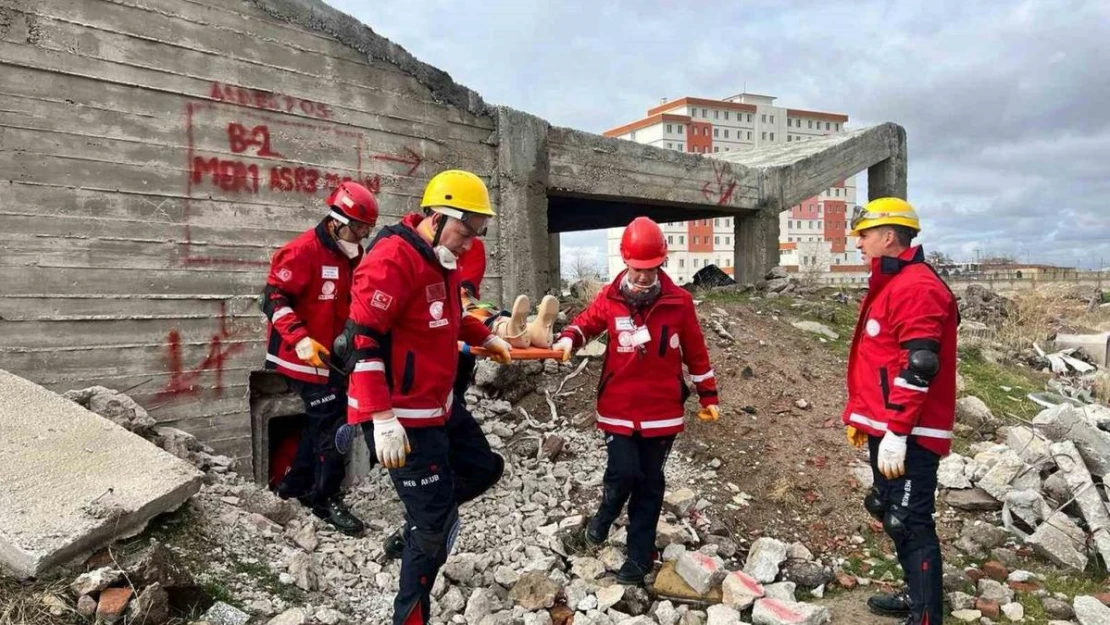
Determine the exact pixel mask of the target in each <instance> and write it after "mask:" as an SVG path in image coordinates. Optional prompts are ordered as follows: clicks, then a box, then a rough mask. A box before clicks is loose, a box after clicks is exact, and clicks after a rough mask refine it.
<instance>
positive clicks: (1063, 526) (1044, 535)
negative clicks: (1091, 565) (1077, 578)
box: [1025, 511, 1087, 572]
mask: <svg viewBox="0 0 1110 625" xmlns="http://www.w3.org/2000/svg"><path fill="white" fill-rule="evenodd" d="M1025 543H1026V544H1028V545H1032V546H1033V549H1034V550H1035V551H1036V552H1037V553H1038V554H1040V555H1041V556H1042V557H1044V558H1048V559H1049V560H1051V561H1052V562H1054V563H1056V564H1058V565H1060V566H1064V567H1068V568H1070V569H1072V570H1075V571H1077V572H1082V571H1083V570H1084V569H1085V568H1086V567H1087V555H1086V554H1085V553H1084V552H1083V551H1081V550H1082V549H1083V547H1084V545H1086V543H1087V535H1086V534H1084V533H1083V530H1081V529H1079V526H1077V525H1076V524H1075V522H1074V521H1072V520H1071V518H1069V517H1068V515H1066V514H1064V513H1063V511H1058V512H1056V513H1054V514H1053V515H1052V516H1050V517H1048V518H1047V519H1045V522H1044V523H1041V525H1040V527H1038V528H1037V531H1035V532H1033V535H1032V536H1030V537H1029V538H1027V539H1025Z"/></svg>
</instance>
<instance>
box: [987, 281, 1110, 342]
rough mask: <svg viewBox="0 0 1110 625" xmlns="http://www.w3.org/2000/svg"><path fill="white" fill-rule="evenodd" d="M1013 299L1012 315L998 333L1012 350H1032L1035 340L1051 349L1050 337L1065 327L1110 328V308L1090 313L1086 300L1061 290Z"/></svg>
mask: <svg viewBox="0 0 1110 625" xmlns="http://www.w3.org/2000/svg"><path fill="white" fill-rule="evenodd" d="M1012 300H1013V309H1012V311H1011V314H1010V316H1009V317H1008V318H1006V319H1005V320H1003V322H1002V324H1001V325H1000V327H999V328H997V331H996V332H995V336H994V338H995V339H996V340H997V341H998V342H1000V343H1002V345H1004V346H1005V347H1007V348H1010V349H1018V350H1024V349H1028V348H1029V347H1030V346H1031V345H1032V344H1033V343H1034V342H1036V343H1037V344H1038V345H1040V346H1041V347H1042V348H1045V349H1048V348H1049V347H1050V346H1049V345H1047V343H1048V339H1049V337H1051V336H1053V335H1055V334H1056V333H1057V332H1059V331H1061V330H1070V329H1076V330H1094V331H1101V330H1105V329H1110V309H1105V308H1099V309H1097V310H1095V311H1093V312H1089V311H1088V309H1087V304H1086V303H1085V302H1083V301H1080V300H1077V299H1075V298H1074V297H1071V296H1070V294H1068V293H1064V292H1060V291H1059V290H1056V291H1053V290H1046V291H1037V292H1023V293H1020V294H1018V295H1016V296H1014V297H1013V298H1012Z"/></svg>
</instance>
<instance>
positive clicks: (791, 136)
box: [786, 135, 794, 143]
mask: <svg viewBox="0 0 1110 625" xmlns="http://www.w3.org/2000/svg"><path fill="white" fill-rule="evenodd" d="M793 140H794V135H786V142H787V143H790V142H791V141H793Z"/></svg>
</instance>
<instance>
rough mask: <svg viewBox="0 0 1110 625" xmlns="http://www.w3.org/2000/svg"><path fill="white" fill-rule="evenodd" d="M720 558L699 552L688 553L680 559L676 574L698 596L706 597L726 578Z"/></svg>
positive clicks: (676, 565) (676, 566)
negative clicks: (706, 594) (705, 595)
mask: <svg viewBox="0 0 1110 625" xmlns="http://www.w3.org/2000/svg"><path fill="white" fill-rule="evenodd" d="M722 566H723V563H722V562H721V560H720V558H715V557H710V556H707V555H705V554H704V553H701V552H698V551H686V552H684V553H683V554H682V555H680V556H679V557H678V562H677V563H676V564H675V572H677V573H678V576H679V577H681V578H682V581H684V582H686V584H687V585H689V586H690V588H693V589H694V590H695V591H696V592H697V593H698V594H701V595H704V594H705V593H707V592H709V589H710V588H712V587H713V586H714V585H715V584H717V583H718V582H719V581H720V580H721V578H722V577H724V573H725V571H724V569H723V568H722Z"/></svg>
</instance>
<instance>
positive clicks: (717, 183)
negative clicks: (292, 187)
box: [701, 160, 736, 206]
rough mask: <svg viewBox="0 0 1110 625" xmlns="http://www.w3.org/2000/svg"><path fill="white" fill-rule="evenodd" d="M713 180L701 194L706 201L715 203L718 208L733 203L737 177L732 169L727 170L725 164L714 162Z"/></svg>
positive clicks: (703, 188) (707, 183)
mask: <svg viewBox="0 0 1110 625" xmlns="http://www.w3.org/2000/svg"><path fill="white" fill-rule="evenodd" d="M713 178H714V179H713V180H711V181H709V182H706V183H705V184H704V185H702V187H701V193H702V195H703V196H705V199H706V200H708V201H710V202H715V203H716V204H717V205H718V206H725V205H727V204H728V203H730V202H731V201H732V193H733V191H735V190H736V176H735V175H733V173H732V169H731V168H726V166H725V165H724V164H723V163H721V162H719V161H716V160H714V162H713Z"/></svg>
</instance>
